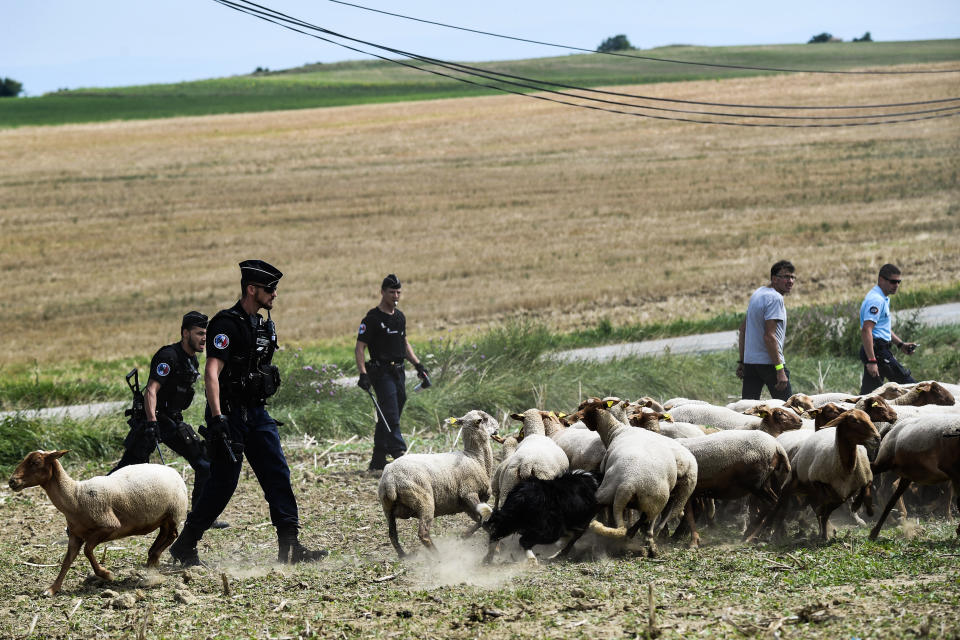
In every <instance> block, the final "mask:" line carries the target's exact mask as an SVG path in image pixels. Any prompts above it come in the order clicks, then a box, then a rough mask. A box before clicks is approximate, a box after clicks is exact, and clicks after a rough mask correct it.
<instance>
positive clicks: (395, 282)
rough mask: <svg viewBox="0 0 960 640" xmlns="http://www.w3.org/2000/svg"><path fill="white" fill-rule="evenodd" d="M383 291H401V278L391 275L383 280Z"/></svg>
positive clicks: (381, 286)
mask: <svg viewBox="0 0 960 640" xmlns="http://www.w3.org/2000/svg"><path fill="white" fill-rule="evenodd" d="M380 288H381V289H399V288H400V278H398V277H397V276H396V275H395V274H393V273H391V274H390V275H388V276H387V277H386V278H384V279H383V284H381V285H380Z"/></svg>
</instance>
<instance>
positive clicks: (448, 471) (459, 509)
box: [377, 410, 499, 558]
mask: <svg viewBox="0 0 960 640" xmlns="http://www.w3.org/2000/svg"><path fill="white" fill-rule="evenodd" d="M447 423H448V424H450V425H457V426H460V427H461V429H462V433H463V451H452V452H449V453H414V454H407V455H405V456H402V457H400V458H397V459H396V460H394V461H393V462H391V463H390V464H388V465H387V466H386V467H384V469H383V475H382V476H380V484H379V486H378V487H377V495H378V497H379V499H380V506H381V507H382V508H383V513H384V515H385V516H386V517H387V529H388V532H389V535H390V542H391V543H392V544H393V548H394V549H396V550H397V554H398V555H399V556H400V557H401V558H403V557H405V556H406V555H407V554H406V552H404V550H403V547H401V546H400V541H399V539H398V538H397V518H417V519H418V520H419V527H418V529H417V535H418V537H419V538H420V542H422V543H423V546H425V547H426V548H427V549H429V550H430V551H432V552H436V547H435V546H434V544H433V541H432V540H431V539H430V525H431V524H432V523H433V519H434V517H436V516H446V515H453V514H455V513H466V514H467V515H468V516H470V518H472V519H473V520H474V522H475V523H477V525H479V523H480V522H481V521H482V520H483V519H485V518H487V517H489V516H490V514H491V513H492V512H493V509H491V508H490V505H488V504H487V503H486V501H487V499H488V498H489V497H490V475H491V473H492V472H493V451H492V450H491V449H490V436H491V435H493V434H495V433H496V432H497V428H498V427H499V424H498V423H497V421H496V420H495V419H494V418H493V416H491V415H489V414H488V413H485V412H483V411H479V410H474V411H470V412H468V413H467V414H466V415H464V416H463V417H462V418H450V419H448V420H447ZM474 530H475V529H474Z"/></svg>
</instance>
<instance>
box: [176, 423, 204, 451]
mask: <svg viewBox="0 0 960 640" xmlns="http://www.w3.org/2000/svg"><path fill="white" fill-rule="evenodd" d="M176 428H177V435H178V436H179V437H180V439H181V440H182V441H183V443H184V445H185V446H186V447H187V450H188V451H189V452H190V455H191V456H192V457H193V458H204V457H206V453H207V452H206V446H205V445H206V443H205V442H204V441H203V440H201V439H200V436H198V435H197V433H196V431H194V430H193V427H192V426H190V425H189V424H187V423H186V422H178V423H177V427H176Z"/></svg>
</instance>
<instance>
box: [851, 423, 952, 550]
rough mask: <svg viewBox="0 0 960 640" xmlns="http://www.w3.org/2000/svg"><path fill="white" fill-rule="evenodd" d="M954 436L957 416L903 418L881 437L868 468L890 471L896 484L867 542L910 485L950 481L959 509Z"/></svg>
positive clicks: (877, 531) (875, 470)
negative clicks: (894, 474) (913, 483)
mask: <svg viewBox="0 0 960 640" xmlns="http://www.w3.org/2000/svg"><path fill="white" fill-rule="evenodd" d="M958 433H960V414H940V415H929V416H917V417H914V418H904V419H903V420H900V421H899V422H897V424H896V425H894V427H893V428H892V429H891V430H890V431H889V432H888V433H887V435H886V436H884V438H883V440H882V441H881V443H880V450H879V451H878V452H877V458H876V460H874V462H873V464H872V465H871V469H872V470H873V472H874V473H884V472H887V471H893V472H894V473H896V475H897V477H898V478H899V482H898V483H897V490H896V491H895V492H894V493H893V495H892V496H891V497H890V500H889V501H888V502H887V504H886V506H885V507H884V509H883V513H881V514H880V519H879V520H877V524H876V525H875V526H874V527H873V530H872V531H871V532H870V538H871V539H876V537H877V536H878V535H879V534H880V529H881V527H883V522H884V520H886V518H887V516H888V515H889V514H890V509H892V508H893V505H894V503H895V502H897V501H898V500H900V498H901V497H902V496H903V492H904V491H906V490H907V487H909V486H910V483H911V482H917V483H919V484H925V485H930V484H940V483H942V482H950V483H951V486H952V489H953V493H954V496H956V497H957V502H958V508H960V437H956V435H957V434H958ZM957 535H958V536H960V525H958V526H957Z"/></svg>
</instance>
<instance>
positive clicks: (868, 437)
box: [823, 409, 880, 444]
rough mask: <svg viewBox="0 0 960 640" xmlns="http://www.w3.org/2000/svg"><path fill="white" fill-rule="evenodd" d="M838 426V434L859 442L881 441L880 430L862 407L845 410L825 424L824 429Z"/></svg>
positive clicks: (871, 442)
mask: <svg viewBox="0 0 960 640" xmlns="http://www.w3.org/2000/svg"><path fill="white" fill-rule="evenodd" d="M830 427H836V429H837V435H838V437H839V436H842V437H844V438H846V439H848V440H849V441H851V442H855V443H857V444H873V443H877V442H880V432H879V431H877V427H876V425H874V424H873V422H872V421H871V420H870V416H868V415H867V413H866V412H865V411H862V410H860V409H850V410H849V411H844V412H843V413H842V414H840V415H839V416H838V417H836V418H834V419H833V420H831V421H830V422H828V423H827V424H825V425H823V428H824V429H829V428H830Z"/></svg>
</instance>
